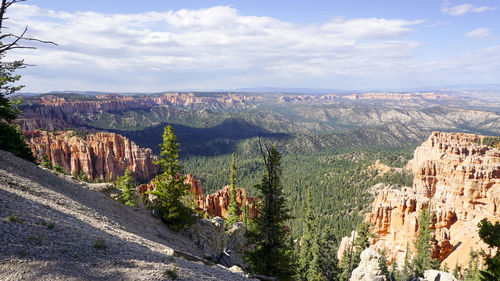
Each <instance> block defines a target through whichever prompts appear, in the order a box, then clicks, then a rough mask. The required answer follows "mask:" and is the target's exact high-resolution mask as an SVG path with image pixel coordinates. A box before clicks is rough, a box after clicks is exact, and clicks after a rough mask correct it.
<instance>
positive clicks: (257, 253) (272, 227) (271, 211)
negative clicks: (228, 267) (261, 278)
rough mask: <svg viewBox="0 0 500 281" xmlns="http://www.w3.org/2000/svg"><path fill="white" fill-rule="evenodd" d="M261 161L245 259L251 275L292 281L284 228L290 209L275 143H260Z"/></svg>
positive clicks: (279, 155) (287, 241)
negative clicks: (255, 210)
mask: <svg viewBox="0 0 500 281" xmlns="http://www.w3.org/2000/svg"><path fill="white" fill-rule="evenodd" d="M260 148H261V153H262V157H263V159H264V164H265V171H266V172H265V174H264V175H263V177H262V180H261V183H260V184H257V185H255V188H257V190H258V191H259V195H260V196H259V216H258V217H256V218H255V219H254V220H253V223H252V224H251V227H250V229H249V231H248V232H247V233H248V240H249V242H250V243H251V244H253V245H254V246H255V248H254V249H253V250H252V251H250V252H248V253H247V255H246V260H247V262H248V263H249V264H250V271H251V272H252V273H254V274H261V275H266V276H273V277H277V278H279V279H280V280H292V278H293V276H294V273H295V272H294V271H295V267H294V265H293V260H292V257H293V255H292V252H293V248H292V245H291V243H290V233H289V232H288V230H287V229H286V228H285V226H286V225H285V223H286V221H287V220H289V219H291V218H292V217H291V216H290V209H289V208H288V207H287V202H286V198H285V194H284V191H283V187H282V184H281V176H282V170H281V154H280V153H279V152H278V150H277V149H276V147H275V146H271V147H268V146H265V147H263V146H262V144H260Z"/></svg>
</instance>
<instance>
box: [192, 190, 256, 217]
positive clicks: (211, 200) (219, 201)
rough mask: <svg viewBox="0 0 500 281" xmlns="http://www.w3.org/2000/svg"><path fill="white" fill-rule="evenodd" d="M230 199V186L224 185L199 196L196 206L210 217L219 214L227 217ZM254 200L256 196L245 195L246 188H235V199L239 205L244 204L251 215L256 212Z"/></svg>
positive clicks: (253, 215) (254, 214)
mask: <svg viewBox="0 0 500 281" xmlns="http://www.w3.org/2000/svg"><path fill="white" fill-rule="evenodd" d="M230 199H231V188H230V187H229V186H226V187H224V188H223V189H220V190H218V191H216V192H215V193H212V194H209V195H207V196H204V197H202V198H200V201H199V204H198V206H199V207H200V208H201V209H203V210H204V211H205V212H206V213H207V214H209V215H210V216H212V217H215V216H219V217H222V218H227V215H228V209H229V200H230ZM256 200H257V199H256V198H252V197H248V196H247V195H246V189H244V188H236V201H237V202H238V204H240V206H242V205H243V206H246V208H248V209H247V210H248V211H249V214H251V216H252V217H255V216H256V215H257V213H258V211H257V207H256V206H255V204H254V203H255V201H256ZM243 201H245V202H243Z"/></svg>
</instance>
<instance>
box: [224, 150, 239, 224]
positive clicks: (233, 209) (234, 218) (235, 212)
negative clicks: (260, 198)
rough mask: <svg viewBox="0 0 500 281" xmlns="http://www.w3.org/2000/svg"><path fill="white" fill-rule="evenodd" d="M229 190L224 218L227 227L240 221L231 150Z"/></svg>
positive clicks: (234, 165)
mask: <svg viewBox="0 0 500 281" xmlns="http://www.w3.org/2000/svg"><path fill="white" fill-rule="evenodd" d="M229 182H230V185H229V187H230V192H231V196H230V198H229V207H228V217H227V220H226V225H227V226H228V227H229V226H231V225H233V224H234V223H235V222H238V221H240V214H241V211H240V205H239V204H238V200H237V198H236V197H237V190H236V160H235V157H234V152H233V162H232V163H231V177H230V181H229Z"/></svg>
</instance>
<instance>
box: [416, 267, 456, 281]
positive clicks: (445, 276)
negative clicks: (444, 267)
mask: <svg viewBox="0 0 500 281" xmlns="http://www.w3.org/2000/svg"><path fill="white" fill-rule="evenodd" d="M424 278H425V281H457V278H455V277H454V276H453V275H451V274H450V273H448V272H443V271H439V270H434V269H430V270H426V271H425V272H424Z"/></svg>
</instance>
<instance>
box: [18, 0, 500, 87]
mask: <svg viewBox="0 0 500 281" xmlns="http://www.w3.org/2000/svg"><path fill="white" fill-rule="evenodd" d="M8 15H9V17H10V19H11V20H10V22H9V27H10V29H11V30H13V31H16V30H20V29H21V28H23V26H25V25H28V26H29V35H30V36H33V37H37V38H41V39H44V40H51V41H54V42H56V43H58V46H52V45H40V44H36V46H37V48H38V49H36V50H18V51H16V52H11V53H10V54H9V58H10V59H17V58H24V59H25V62H26V63H28V64H33V65H34V66H31V67H28V68H26V69H24V70H22V72H21V74H22V75H23V78H22V83H23V84H24V85H26V88H25V89H24V90H23V91H25V92H28V91H29V92H47V91H52V90H98V91H116V92H137V91H139V92H158V91H167V90H183V89H194V90H219V89H233V88H246V87H260V86H275V87H301V88H335V89H395V88H399V89H401V88H402V89H405V88H406V89H410V88H415V87H424V86H440V85H453V84H488V83H500V81H499V78H498V77H500V1H499V0H489V1H474V0H466V1H438V0H433V1H427V0H419V1H404V0H400V1H373V0H372V1H369V0H367V1H360V0H353V1H281V0H280V1H256V0H252V1H208V0H205V1H202V0H198V1H188V0H184V1H157V0H142V1H130V0H119V1H115V0H107V1H97V0H85V1H83V0H72V1H67V0H30V1H27V2H24V3H23V4H16V5H15V6H13V7H12V8H11V9H10V10H9V11H8Z"/></svg>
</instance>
